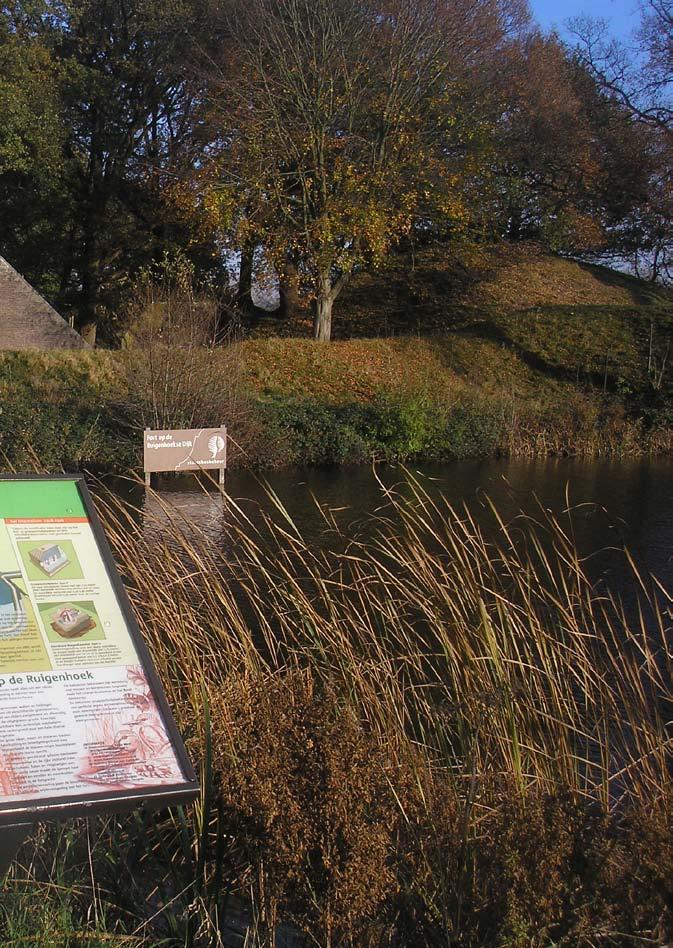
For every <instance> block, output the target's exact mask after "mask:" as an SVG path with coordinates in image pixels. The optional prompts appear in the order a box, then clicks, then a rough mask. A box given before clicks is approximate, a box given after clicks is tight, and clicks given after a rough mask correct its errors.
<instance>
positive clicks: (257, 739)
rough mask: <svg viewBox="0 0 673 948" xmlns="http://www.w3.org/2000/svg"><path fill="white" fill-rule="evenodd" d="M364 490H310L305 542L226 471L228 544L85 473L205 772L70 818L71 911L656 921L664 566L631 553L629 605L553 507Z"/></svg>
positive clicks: (343, 939)
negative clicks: (169, 809)
mask: <svg viewBox="0 0 673 948" xmlns="http://www.w3.org/2000/svg"><path fill="white" fill-rule="evenodd" d="M381 490H382V507H381V510H380V512H379V514H378V515H377V516H375V517H374V518H372V520H371V522H368V523H367V525H366V530H364V529H363V530H361V531H359V532H358V531H357V530H354V529H353V528H352V527H347V528H346V527H344V526H342V525H341V521H340V519H339V516H338V514H336V513H335V512H333V511H330V510H327V509H325V510H323V511H322V512H323V517H324V534H323V536H322V537H321V539H320V541H315V540H313V541H311V542H309V541H307V540H306V539H305V538H304V537H302V535H301V533H300V531H299V530H298V528H297V526H296V525H295V524H294V523H293V522H292V520H291V518H290V517H289V515H288V514H287V512H286V510H285V509H284V507H283V505H282V503H281V501H280V500H279V499H278V497H276V496H275V495H274V494H273V493H272V492H271V491H269V493H268V500H267V505H266V507H265V509H264V510H259V511H257V512H256V513H255V514H254V515H252V514H251V513H250V512H246V511H244V510H242V509H240V508H238V507H237V506H236V505H235V503H234V502H233V500H231V499H227V501H226V503H227V517H228V530H227V544H226V549H222V548H221V547H218V546H217V545H216V544H214V543H213V542H212V540H211V539H209V538H208V537H207V536H206V535H205V534H203V533H201V532H200V531H199V530H198V529H197V528H195V527H194V525H193V524H190V523H188V522H183V521H181V520H180V518H179V516H177V515H176V514H175V512H174V511H172V510H171V508H170V506H169V505H167V504H166V505H163V507H162V502H161V499H160V498H159V497H156V498H155V501H156V504H157V505H158V506H159V510H160V515H159V517H158V519H157V522H156V524H155V525H154V527H152V525H149V524H148V523H147V522H146V521H144V520H143V517H142V512H141V511H134V510H133V509H131V508H130V507H129V506H128V505H124V504H122V503H120V502H119V501H118V500H117V499H116V498H115V497H114V496H113V495H111V494H108V493H107V492H105V491H104V490H102V489H101V490H100V491H99V501H98V503H99V508H100V510H101V512H102V515H103V518H104V521H105V523H106V527H107V531H108V535H109V536H110V538H111V540H112V543H113V547H114V550H115V554H116V557H117V560H118V563H119V565H120V567H121V569H122V572H123V574H124V576H125V579H126V582H127V586H128V589H129V592H130V595H131V598H132V601H133V603H134V605H135V608H136V613H137V615H138V618H139V621H140V624H141V628H142V630H143V632H144V634H145V636H146V638H147V640H148V642H149V644H150V647H151V650H152V652H153V655H154V658H155V661H156V663H157V665H158V666H159V669H160V673H161V675H162V678H163V680H164V682H165V684H166V685H167V688H168V691H169V696H170V698H171V701H172V703H173V707H174V708H175V711H176V715H177V718H178V723H179V725H180V727H181V728H182V731H183V733H184V734H185V736H186V738H187V741H188V744H189V747H190V749H191V752H192V754H193V756H194V759H195V760H198V761H199V762H200V767H201V776H202V785H203V790H202V796H201V799H200V801H199V804H198V805H197V806H196V807H194V809H193V811H192V812H190V813H183V812H176V813H173V814H169V815H164V816H161V817H151V816H149V815H143V814H141V815H139V816H138V817H137V822H136V823H134V824H131V825H129V823H128V820H127V821H126V822H123V821H121V820H109V821H105V822H104V823H99V824H96V826H95V827H94V828H93V829H92V828H91V827H89V829H88V830H87V832H88V833H89V834H90V835H89V839H88V840H87V841H86V845H85V844H84V840H83V838H82V832H83V831H82V830H80V836H79V838H78V842H77V844H76V845H75V844H73V847H72V848H73V849H74V850H76V849H77V847H78V846H79V850H78V851H79V853H80V855H79V857H78V858H79V859H80V864H83V862H84V860H85V859H86V860H87V861H88V863H89V864H90V866H91V868H90V872H89V877H90V883H89V884H88V889H87V891H88V892H89V897H90V898H93V904H95V905H98V906H100V909H99V911H98V915H97V918H96V919H94V920H92V919H91V918H89V919H85V920H84V921H82V926H83V927H82V930H83V931H84V930H86V931H89V932H92V931H93V929H92V926H93V924H94V921H95V922H96V924H98V926H99V930H100V925H101V918H105V920H106V921H105V930H106V931H107V932H114V933H118V934H119V937H120V938H122V937H124V938H127V939H128V938H131V937H132V938H134V939H135V942H134V943H137V944H148V945H149V944H152V945H153V944H175V945H178V944H182V945H213V946H215V945H229V944H242V943H244V942H245V943H247V944H250V945H253V944H256V945H264V944H266V945H272V944H281V943H286V944H297V945H299V944H314V945H324V946H335V945H446V946H449V945H489V944H492V945H521V946H524V945H552V944H555V945H556V944H558V945H561V944H565V945H580V944H581V945H587V946H589V945H631V944H634V945H635V944H660V945H664V944H666V940H667V939H670V938H671V926H672V924H673V919H672V918H671V905H672V902H671V896H672V890H671V885H672V884H671V878H672V877H673V844H672V842H671V829H672V828H673V825H672V824H673V809H672V806H671V805H672V804H673V794H672V793H671V779H670V767H671V733H670V728H671V720H670V719H671V716H672V714H671V710H672V709H673V694H672V693H671V680H672V679H671V661H672V659H673V652H672V650H671V632H670V613H669V608H670V605H671V599H670V597H669V595H668V593H667V592H666V591H665V590H664V589H663V588H662V587H661V586H660V585H659V584H658V583H657V582H656V581H655V580H652V579H651V578H649V577H644V576H641V575H640V574H639V573H638V569H637V566H636V565H635V563H633V561H631V560H629V562H630V563H631V568H632V571H633V575H634V578H635V580H636V582H637V583H638V584H639V587H640V599H639V603H638V605H637V606H635V607H631V608H630V609H629V610H628V611H627V610H626V609H625V608H624V606H623V605H622V604H621V603H620V602H619V600H618V598H617V597H616V595H615V594H614V593H612V592H610V591H608V590H601V589H597V588H596V587H594V585H593V584H592V582H591V581H590V579H589V577H588V575H587V571H586V568H585V563H584V562H583V561H582V559H581V558H580V556H579V554H578V552H577V549H576V545H575V542H574V539H573V534H572V515H571V512H568V513H567V515H563V516H562V517H560V518H556V517H554V516H553V515H551V514H550V513H549V512H548V511H546V510H544V509H542V508H541V509H540V510H539V511H538V515H537V516H536V517H524V516H523V515H522V516H520V517H518V518H516V519H515V520H514V521H513V522H510V523H505V522H504V521H503V520H502V519H501V517H500V516H499V514H498V512H497V510H495V509H494V508H493V507H492V505H490V504H489V503H488V501H485V502H484V509H483V510H482V511H480V514H479V521H477V519H476V516H475V514H474V512H473V511H470V510H469V509H467V508H465V509H460V510H456V509H453V508H452V507H451V506H450V505H449V504H448V503H447V502H446V501H444V500H443V499H441V498H439V499H437V498H433V497H432V496H431V495H430V493H429V492H428V491H427V490H426V487H425V485H424V484H423V482H422V481H420V480H419V479H417V478H415V477H414V476H413V475H411V474H409V473H407V475H406V477H405V478H404V481H403V483H401V484H400V487H399V488H398V489H396V490H390V489H387V488H385V487H384V486H383V485H381ZM624 555H625V556H626V557H627V558H628V553H626V552H625V554H624ZM92 833H93V834H94V837H95V838H94V839H93V842H92V839H91V834H92ZM101 851H104V852H105V853H107V857H106V858H107V861H108V865H107V866H106V865H105V860H103V859H102V858H100V853H101ZM92 852H93V853H94V855H95V857H96V858H92V857H91V853H92ZM112 854H114V855H112ZM111 863H114V865H115V867H116V868H115V871H114V872H111V870H110V864H111ZM76 864H77V861H76V859H73V860H72V861H71V865H72V866H75V865H76ZM120 866H122V867H125V868H124V869H123V872H124V873H125V874H126V875H127V876H128V878H130V879H131V880H132V890H133V893H134V894H133V898H130V897H128V896H127V895H125V894H124V892H123V891H122V890H123V888H124V887H123V886H122V887H121V888H120V883H119V867H120ZM22 879H23V881H24V883H25V884H26V885H27V884H28V882H30V886H29V888H30V887H31V886H32V889H31V891H36V889H35V887H36V886H37V887H39V885H46V884H48V881H49V880H50V879H51V876H50V875H49V873H45V872H42V873H41V874H40V873H36V872H34V873H33V874H32V875H30V876H27V875H26V874H25V872H24V875H22V874H21V870H17V871H16V873H15V875H14V877H13V880H11V884H12V885H14V886H16V885H19V884H20V882H21V880H22ZM52 881H53V880H52ZM12 891H15V890H12ZM76 901H77V904H78V905H79V906H80V910H79V911H80V916H79V917H80V918H82V917H83V915H82V912H83V910H82V907H81V906H82V904H83V903H82V898H81V897H78V899H76ZM84 901H85V902H86V899H85V900H84ZM90 904H91V903H90ZM87 926H88V927H87ZM92 937H93V935H92ZM54 943H55V944H56V942H54ZM74 943H75V942H73V944H74ZM77 943H78V944H79V942H77ZM92 943H96V944H98V942H92ZM119 943H120V944H122V943H124V942H122V941H120V942H119ZM59 944H60V942H59ZM63 944H69V942H65V941H64V942H63Z"/></svg>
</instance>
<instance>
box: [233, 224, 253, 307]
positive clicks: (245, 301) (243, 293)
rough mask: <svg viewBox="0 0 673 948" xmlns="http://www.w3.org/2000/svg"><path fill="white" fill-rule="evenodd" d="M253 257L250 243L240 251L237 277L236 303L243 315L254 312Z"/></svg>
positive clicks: (251, 243)
mask: <svg viewBox="0 0 673 948" xmlns="http://www.w3.org/2000/svg"><path fill="white" fill-rule="evenodd" d="M254 256H255V245H254V243H253V242H252V241H251V242H249V243H247V244H246V245H245V246H244V247H242V249H241V267H240V271H239V276H238V291H237V293H236V303H237V305H238V306H239V307H240V309H241V311H242V312H243V313H244V314H245V315H249V314H250V313H252V312H254V309H255V307H254V305H253V302H252V265H253V260H254Z"/></svg>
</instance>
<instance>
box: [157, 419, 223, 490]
mask: <svg viewBox="0 0 673 948" xmlns="http://www.w3.org/2000/svg"><path fill="white" fill-rule="evenodd" d="M143 458H144V469H145V483H146V484H147V485H148V486H149V484H150V477H151V475H152V474H157V473H159V472H161V471H191V472H192V473H194V472H195V471H202V470H206V471H207V470H219V472H220V474H219V482H220V484H221V485H222V484H223V483H224V471H225V469H226V467H227V429H226V427H224V426H220V427H219V428H181V429H177V430H174V431H152V430H151V429H149V428H147V429H145V445H144V453H143Z"/></svg>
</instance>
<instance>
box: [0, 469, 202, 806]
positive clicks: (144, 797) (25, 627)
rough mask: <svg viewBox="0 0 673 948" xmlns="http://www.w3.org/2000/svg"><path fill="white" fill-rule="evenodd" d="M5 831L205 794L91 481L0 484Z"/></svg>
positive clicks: (0, 773)
mask: <svg viewBox="0 0 673 948" xmlns="http://www.w3.org/2000/svg"><path fill="white" fill-rule="evenodd" d="M0 722H1V725H0V822H5V823H7V822H17V821H18V820H20V819H31V820H37V819H41V818H44V817H46V816H49V815H50V814H53V815H64V814H66V813H67V814H70V815H78V814H80V813H88V812H91V811H92V810H94V811H95V810H106V811H112V810H114V809H123V808H126V807H128V806H134V805H138V804H140V803H141V802H146V801H149V800H150V799H153V798H156V799H153V803H155V804H156V805H164V804H165V805H168V804H169V803H172V802H186V801H188V800H189V799H190V798H192V797H194V796H195V795H196V793H197V791H198V785H197V782H196V777H195V774H194V771H193V769H192V767H191V764H190V763H189V760H188V758H187V755H186V752H185V749H184V746H183V744H182V740H181V738H180V736H179V734H178V732H177V729H176V727H175V724H174V722H173V719H172V716H171V714H170V711H169V709H168V706H167V703H166V698H165V695H164V693H163V689H162V687H161V684H160V682H159V680H158V678H157V675H156V672H155V670H154V668H153V666H152V663H151V660H150V657H149V654H148V652H147V649H146V647H145V645H144V643H143V641H142V639H141V636H140V632H139V630H138V627H137V625H136V623H135V620H134V617H133V614H132V611H131V607H130V604H129V602H128V599H127V597H126V593H125V590H124V587H123V585H122V583H121V580H120V578H119V575H118V573H117V570H116V567H115V565H114V561H113V559H112V556H111V553H110V550H109V547H108V544H107V541H106V539H105V537H104V534H103V531H102V528H101V526H100V523H99V521H98V518H97V516H96V513H95V511H94V509H93V505H92V502H91V498H90V495H89V493H88V490H87V488H86V485H85V483H84V481H83V479H82V478H81V477H69V478H68V477H64V478H52V477H49V478H14V477H1V478H0Z"/></svg>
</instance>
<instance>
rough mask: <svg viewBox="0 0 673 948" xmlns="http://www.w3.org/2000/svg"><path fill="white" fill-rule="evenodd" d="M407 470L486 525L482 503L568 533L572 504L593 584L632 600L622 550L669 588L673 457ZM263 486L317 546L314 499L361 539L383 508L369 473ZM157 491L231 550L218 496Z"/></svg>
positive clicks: (297, 474) (230, 489)
mask: <svg viewBox="0 0 673 948" xmlns="http://www.w3.org/2000/svg"><path fill="white" fill-rule="evenodd" d="M410 470H411V471H412V472H413V473H414V474H418V475H420V477H421V478H422V480H423V483H424V484H425V486H426V489H427V490H428V492H429V493H430V494H431V495H433V496H435V495H436V496H439V495H440V494H441V495H443V496H444V497H446V499H447V500H448V502H449V503H450V504H451V505H453V506H455V507H461V506H462V505H463V504H464V503H466V504H467V505H468V506H469V507H470V509H471V510H472V511H473V513H475V515H476V518H477V519H478V520H479V519H480V517H482V516H483V518H484V520H485V521H490V516H489V515H488V514H487V513H486V508H485V495H488V497H489V498H490V499H491V500H492V501H493V503H494V504H495V506H496V507H497V509H498V511H499V512H500V514H501V515H502V517H503V519H504V520H505V521H506V522H507V521H512V520H513V519H514V518H515V517H516V516H517V515H518V514H519V513H520V512H521V511H523V512H526V513H529V514H532V515H534V514H536V512H537V511H538V505H539V504H542V505H543V506H544V507H545V508H547V509H549V510H550V511H552V512H553V513H554V514H556V515H558V516H560V517H562V518H563V519H564V522H565V523H566V524H568V525H569V519H568V514H567V510H568V505H570V507H571V508H572V528H573V531H574V535H575V539H576V542H577V547H578V549H579V551H580V554H581V555H583V556H586V557H589V559H588V561H587V568H588V571H589V574H590V575H591V577H592V579H594V580H601V581H602V582H604V583H605V585H606V586H608V587H609V588H610V589H612V590H613V591H614V592H618V593H621V594H622V595H624V596H625V597H626V598H630V595H631V593H632V592H633V586H634V580H633V577H632V575H631V574H630V570H629V569H628V567H627V565H626V563H625V561H624V557H623V554H622V553H621V550H622V549H623V547H624V545H626V546H628V548H629V549H630V550H631V552H632V553H633V556H634V558H635V560H636V562H637V563H638V565H639V567H640V569H641V570H642V571H643V572H644V573H653V574H654V575H656V576H657V577H658V578H659V579H660V580H661V582H662V583H663V585H664V586H666V587H667V588H671V589H673V458H663V459H662V458H656V459H644V460H642V459H639V460H625V461H624V460H622V461H600V460H599V461H595V460H594V461H583V460H557V459H551V460H536V461H529V460H495V461H494V460H489V461H457V462H450V463H446V464H441V465H425V466H422V467H418V468H410ZM377 475H378V477H379V478H380V480H382V481H383V482H384V483H385V484H386V485H388V486H393V485H398V484H400V482H401V481H402V480H403V478H404V472H403V471H402V470H401V469H400V468H393V467H379V468H378V469H377ZM264 481H265V482H266V483H267V484H268V485H269V486H270V487H271V488H272V489H273V491H274V492H275V493H276V494H277V496H278V498H279V499H280V501H281V502H282V504H283V505H284V506H285V507H286V509H287V511H288V513H289V514H290V516H291V517H292V518H293V520H294V521H295V522H296V524H297V526H298V527H299V529H300V530H301V531H302V533H303V534H304V536H305V537H306V538H307V539H311V540H315V542H317V543H328V542H329V534H325V524H324V521H323V519H322V518H321V516H320V513H319V511H318V509H317V507H316V504H315V500H317V501H318V502H319V503H320V504H321V505H323V506H324V507H327V508H329V509H330V510H332V511H334V513H335V516H336V518H337V519H338V521H339V522H340V523H341V524H342V525H344V526H346V527H349V525H350V526H351V528H352V529H353V530H354V531H355V530H357V533H358V534H359V535H360V536H362V535H363V532H364V533H365V535H366V518H367V517H368V516H369V515H371V514H373V513H375V512H376V511H384V510H385V497H384V495H383V493H382V490H381V486H380V484H379V483H378V482H377V478H376V477H375V476H374V473H373V471H372V469H371V468H368V467H354V468H334V469H328V470H324V469H310V470H296V469H292V470H284V471H279V472H273V473H271V474H268V475H266V476H265V478H264ZM156 486H157V487H158V489H159V492H160V495H161V502H162V503H167V504H168V505H169V508H170V509H171V510H175V512H176V514H177V516H178V517H180V518H181V519H182V518H184V523H185V527H186V528H188V527H189V525H190V524H193V525H194V526H196V527H197V528H198V529H200V530H203V531H204V532H205V533H206V534H207V535H208V536H210V537H211V538H213V539H215V540H217V541H219V542H221V543H222V545H223V547H224V548H225V549H226V548H227V547H228V546H229V540H228V537H227V526H226V522H227V516H226V511H225V508H224V506H223V502H222V498H221V497H220V496H219V494H217V493H216V492H213V491H212V490H211V492H210V493H205V492H204V490H203V487H202V486H199V485H198V484H197V482H196V481H195V480H194V479H190V478H189V476H187V475H183V476H181V477H180V478H179V479H177V478H170V479H169V478H167V479H165V480H163V481H159V482H158V484H157V485H156ZM226 489H227V493H228V494H229V496H230V497H231V498H233V499H234V500H235V501H236V502H237V503H238V504H240V505H241V506H242V507H243V509H245V510H247V511H254V509H255V506H256V505H258V504H259V505H262V506H263V507H268V506H269V502H268V498H267V497H266V495H265V491H264V487H263V481H262V480H260V479H258V478H257V477H256V476H254V475H252V474H250V473H249V472H246V471H237V472H231V473H229V474H228V475H227V486H226ZM135 502H136V503H137V504H138V505H139V506H140V507H141V508H143V509H144V511H145V515H146V519H145V522H146V529H147V530H149V531H157V530H160V522H161V519H162V516H164V515H162V514H161V511H160V510H159V508H158V503H157V500H156V499H155V498H153V497H152V495H149V497H148V498H145V497H144V496H143V494H142V493H139V494H137V495H136V496H135ZM480 511H481V512H482V513H480ZM157 519H158V522H157ZM363 521H364V523H363Z"/></svg>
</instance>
